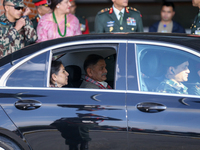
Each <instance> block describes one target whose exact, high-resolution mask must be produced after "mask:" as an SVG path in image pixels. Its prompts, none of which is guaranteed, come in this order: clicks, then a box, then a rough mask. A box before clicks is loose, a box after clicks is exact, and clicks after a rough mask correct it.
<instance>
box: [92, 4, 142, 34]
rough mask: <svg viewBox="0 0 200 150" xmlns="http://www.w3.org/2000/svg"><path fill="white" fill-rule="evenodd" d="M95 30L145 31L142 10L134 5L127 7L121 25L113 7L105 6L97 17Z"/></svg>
mask: <svg viewBox="0 0 200 150" xmlns="http://www.w3.org/2000/svg"><path fill="white" fill-rule="evenodd" d="M95 32H96V33H105V32H106V33H108V32H143V23H142V18H141V14H140V12H139V11H138V10H137V9H135V8H132V7H125V11H124V16H123V22H122V25H120V22H119V20H118V19H117V17H116V15H115V13H114V11H113V8H112V7H111V8H105V9H103V10H101V11H100V12H98V14H97V15H96V18H95Z"/></svg>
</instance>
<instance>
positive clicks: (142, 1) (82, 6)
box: [76, 0, 199, 33]
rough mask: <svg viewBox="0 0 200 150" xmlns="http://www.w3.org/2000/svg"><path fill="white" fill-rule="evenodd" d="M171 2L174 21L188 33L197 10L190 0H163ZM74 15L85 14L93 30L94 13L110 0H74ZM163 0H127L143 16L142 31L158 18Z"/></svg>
mask: <svg viewBox="0 0 200 150" xmlns="http://www.w3.org/2000/svg"><path fill="white" fill-rule="evenodd" d="M165 1H167V2H173V3H174V5H175V11H176V14H175V16H174V18H173V20H174V21H177V22H178V23H180V24H181V25H182V26H183V27H184V28H185V29H186V32H187V33H190V26H191V24H192V23H193V21H194V17H195V15H196V14H197V13H198V12H199V9H198V8H197V7H193V6H192V0H165ZM76 3H77V10H76V15H78V16H85V17H86V19H88V23H89V28H90V32H94V20H95V16H96V14H97V13H98V12H99V11H100V10H101V9H104V8H110V7H111V6H112V1H111V0H76ZM162 3H163V0H129V7H134V8H136V9H138V10H139V11H140V13H141V14H142V18H143V25H144V31H145V32H147V31H148V27H149V26H150V25H152V24H153V23H155V22H156V21H159V20H160V9H161V5H162Z"/></svg>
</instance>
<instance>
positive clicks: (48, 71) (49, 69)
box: [46, 50, 53, 87]
mask: <svg viewBox="0 0 200 150" xmlns="http://www.w3.org/2000/svg"><path fill="white" fill-rule="evenodd" d="M49 55H50V56H49V66H48V70H47V84H46V85H47V87H49V84H50V72H51V60H52V56H53V53H52V50H51V52H50V54H49Z"/></svg>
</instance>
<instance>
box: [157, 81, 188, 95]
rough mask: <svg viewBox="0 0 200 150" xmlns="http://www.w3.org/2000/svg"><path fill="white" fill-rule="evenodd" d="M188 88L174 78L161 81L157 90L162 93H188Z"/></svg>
mask: <svg viewBox="0 0 200 150" xmlns="http://www.w3.org/2000/svg"><path fill="white" fill-rule="evenodd" d="M187 89H188V88H187V87H186V86H185V85H183V84H182V83H180V84H178V83H177V82H174V81H173V80H170V79H165V80H164V81H162V82H161V83H160V85H159V86H158V88H157V90H156V91H157V92H161V93H175V94H188V92H187Z"/></svg>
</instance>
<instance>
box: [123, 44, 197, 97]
mask: <svg viewBox="0 0 200 150" xmlns="http://www.w3.org/2000/svg"><path fill="white" fill-rule="evenodd" d="M128 43H129V44H132V45H134V46H132V47H134V48H135V49H134V52H135V57H134V59H135V62H134V63H135V68H136V78H137V85H138V89H133V88H132V87H131V86H128V90H129V91H133V92H134V91H137V92H139V93H148V94H150V93H153V94H159V95H160V94H161V95H173V96H174V95H185V94H173V93H159V92H149V91H147V92H146V91H141V88H140V80H139V68H138V58H137V57H138V56H137V51H136V46H137V44H142V45H154V46H165V47H168V48H174V49H177V50H181V51H185V52H188V53H190V54H192V55H195V56H197V57H199V58H200V52H198V51H197V50H195V49H193V48H190V47H186V46H183V45H179V44H174V43H170V42H155V41H146V40H144V41H141V40H140V41H139V40H129V41H128ZM129 53H130V50H129V51H128V54H127V55H130V54H129ZM129 69H131V68H130V66H128V70H129ZM127 82H128V83H130V79H129V78H128V77H127ZM188 96H192V97H199V96H198V95H190V94H188V95H187V97H188Z"/></svg>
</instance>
